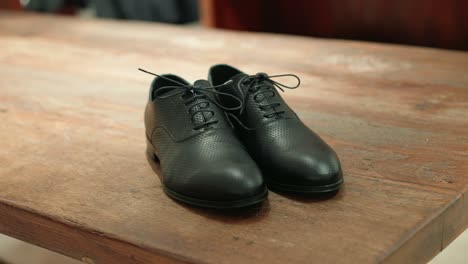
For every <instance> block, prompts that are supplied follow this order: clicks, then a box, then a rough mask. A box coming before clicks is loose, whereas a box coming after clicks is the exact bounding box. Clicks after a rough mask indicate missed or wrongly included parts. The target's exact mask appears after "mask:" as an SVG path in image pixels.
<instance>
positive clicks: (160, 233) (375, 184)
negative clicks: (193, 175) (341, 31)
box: [0, 13, 468, 263]
mask: <svg viewBox="0 0 468 264" xmlns="http://www.w3.org/2000/svg"><path fill="white" fill-rule="evenodd" d="M221 62H227V63H230V64H233V65H236V66H238V67H240V68H241V69H243V70H245V71H247V72H250V73H256V72H259V71H263V72H268V73H271V74H279V73H294V74H297V75H299V76H300V77H301V78H302V82H303V84H302V86H301V87H300V88H299V89H296V90H293V91H287V92H286V93H285V94H284V98H285V99H286V100H287V101H288V103H289V104H290V105H291V106H292V107H293V108H294V109H295V110H296V111H297V113H298V115H299V116H300V117H301V118H302V119H303V120H304V122H306V123H307V125H309V126H310V127H311V128H312V129H313V130H314V131H316V132H317V133H318V134H320V135H321V136H322V137H323V138H324V139H326V141H327V142H329V143H330V145H331V146H332V147H333V148H334V149H335V150H336V151H337V153H338V155H339V156H340V158H341V160H342V163H343V168H344V174H345V186H344V188H343V189H342V191H341V192H339V193H338V195H337V196H335V197H334V198H331V199H325V200H313V199H303V198H299V197H287V196H281V195H278V194H275V193H271V192H270V196H269V199H268V201H267V202H265V203H264V204H262V205H261V206H258V207H255V208H250V209H248V210H238V211H225V212H219V211H213V210H205V209H198V208H194V207H190V206H186V205H183V204H180V203H176V202H174V201H173V200H171V199H169V198H168V197H166V195H164V194H163V192H162V190H161V184H160V182H159V179H158V177H157V176H156V175H155V174H154V172H153V171H152V169H151V168H150V166H149V165H148V163H147V161H146V159H145V155H144V152H145V139H144V129H143V108H144V105H145V103H146V99H147V92H148V87H149V84H150V81H151V76H148V75H145V74H143V73H141V72H138V71H137V67H144V68H147V69H148V70H152V71H155V72H158V73H167V72H172V73H177V74H180V75H182V76H184V77H186V78H188V79H189V80H195V79H197V78H206V74H207V69H208V67H209V66H210V65H212V64H215V63H221ZM467 160H468V53H464V52H455V51H445V50H437V49H427V48H418V47H407V46H398V45H384V44H373V43H362V42H352V41H338V40H322V39H314V38H305V37H292V36H283V35H272V34H270V35H268V34H255V33H240V32H223V31H213V30H203V29H196V28H181V27H175V26H167V25H159V24H151V23H140V22H112V21H102V20H101V21H96V20H79V19H70V18H61V17H51V16H40V15H21V14H12V13H0V232H1V233H4V234H6V235H9V236H12V237H16V238H19V239H21V240H24V241H27V242H30V243H33V244H36V245H39V246H41V247H44V248H48V249H51V250H54V251H57V252H60V253H62V254H65V255H68V256H70V257H73V258H76V259H81V260H83V261H84V262H87V263H162V262H164V261H166V262H167V263H180V262H189V263H261V262H264V263H376V262H385V263H424V262H426V261H428V260H429V259H431V258H432V257H433V256H434V255H435V254H437V253H438V252H439V251H440V250H442V249H443V248H444V247H446V246H447V245H448V244H449V243H450V242H451V241H452V240H453V239H454V238H456V237H457V235H459V234H460V233H461V232H463V231H464V230H465V229H466V227H467V224H468V199H467V198H466V197H467V196H466V193H467V190H468V189H467V186H468V162H467ZM181 166H183V165H181ZM164 263H165V262H164Z"/></svg>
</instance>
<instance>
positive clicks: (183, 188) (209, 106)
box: [140, 69, 267, 208]
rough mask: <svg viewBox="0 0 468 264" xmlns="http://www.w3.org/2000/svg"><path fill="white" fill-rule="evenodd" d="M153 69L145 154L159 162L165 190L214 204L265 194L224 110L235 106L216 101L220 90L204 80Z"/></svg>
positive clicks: (250, 200)
mask: <svg viewBox="0 0 468 264" xmlns="http://www.w3.org/2000/svg"><path fill="white" fill-rule="evenodd" d="M140 70H141V69H140ZM142 71H144V70H142ZM144 72H146V73H150V72H147V71H144ZM150 74H153V73H150ZM153 75H156V76H158V77H157V78H155V79H154V81H153V83H152V84H151V89H150V95H149V102H148V104H147V106H146V110H145V126H146V139H147V145H148V149H147V155H148V158H149V160H150V162H152V163H156V165H157V166H156V168H157V167H159V173H158V175H159V176H160V178H161V182H162V185H163V188H164V191H165V192H166V194H167V195H169V196H170V197H172V198H174V199H177V200H179V201H182V202H185V203H189V204H193V205H197V206H203V207H212V208H234V207H243V206H248V205H251V204H255V203H259V202H261V201H263V200H265V198H266V197H267V189H266V185H265V184H264V181H263V178H262V175H261V172H260V170H259V169H258V167H257V165H256V164H255V162H254V161H253V160H252V158H251V157H250V156H249V154H248V152H247V150H246V149H245V147H244V146H243V145H242V143H241V142H240V141H239V139H238V138H237V136H236V135H235V132H234V130H233V128H232V126H231V124H230V123H229V122H228V121H227V119H226V115H225V113H224V111H223V109H225V110H229V109H230V110H232V109H235V108H236V107H233V108H226V107H224V106H223V105H221V104H219V103H218V102H216V100H215V99H214V94H216V93H218V92H217V91H216V90H215V89H214V88H213V87H210V86H211V85H210V84H209V82H208V81H204V80H199V81H196V82H195V84H194V85H190V84H189V83H188V82H187V81H185V80H184V79H182V78H180V77H178V76H175V75H157V74H153ZM224 96H228V97H229V95H227V94H224ZM239 106H240V102H239V105H238V107H239ZM153 165H154V164H153ZM153 167H154V166H153Z"/></svg>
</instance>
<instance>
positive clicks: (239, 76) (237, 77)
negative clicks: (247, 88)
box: [231, 72, 247, 85]
mask: <svg viewBox="0 0 468 264" xmlns="http://www.w3.org/2000/svg"><path fill="white" fill-rule="evenodd" d="M245 76H247V74H245V73H243V72H241V73H238V74H236V75H234V76H233V77H232V78H231V80H232V81H233V82H234V83H235V84H236V85H237V83H238V82H240V81H241V80H242V79H243V78H244V77H245Z"/></svg>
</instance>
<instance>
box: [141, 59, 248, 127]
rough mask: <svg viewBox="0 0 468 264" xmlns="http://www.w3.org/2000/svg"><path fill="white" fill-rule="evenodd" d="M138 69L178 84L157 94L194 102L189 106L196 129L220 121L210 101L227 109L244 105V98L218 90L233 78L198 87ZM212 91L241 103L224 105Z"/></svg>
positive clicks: (235, 108) (164, 88) (158, 96)
mask: <svg viewBox="0 0 468 264" xmlns="http://www.w3.org/2000/svg"><path fill="white" fill-rule="evenodd" d="M138 70H140V71H142V72H144V73H148V74H151V75H154V76H156V77H159V78H162V79H165V80H167V81H170V82H172V83H174V84H176V85H174V86H164V87H161V88H159V89H157V90H156V92H155V96H156V97H157V98H160V99H166V98H170V97H173V96H180V97H181V98H185V99H186V100H185V102H184V104H185V105H187V106H188V105H191V104H192V106H190V108H189V112H190V114H191V115H192V116H191V120H192V122H193V123H194V124H196V125H195V126H194V127H193V129H194V130H199V129H201V128H208V127H211V125H213V124H216V123H218V120H216V119H215V118H214V111H212V110H210V102H211V103H213V104H215V105H217V106H218V107H219V108H221V109H223V110H225V111H236V110H240V109H242V107H243V103H242V100H240V99H239V98H237V97H236V96H234V95H232V94H228V93H224V92H219V91H217V90H216V88H220V87H222V86H224V85H226V84H229V83H231V82H232V80H229V81H227V82H225V83H223V84H220V85H216V86H210V87H197V86H194V85H188V84H184V83H181V82H178V81H176V80H172V79H170V78H167V77H165V76H162V75H158V74H156V73H152V72H149V71H146V70H143V69H141V68H138ZM174 91H175V92H174ZM210 93H211V96H215V95H220V96H228V97H231V98H233V99H234V100H236V101H238V102H239V105H238V106H235V107H227V106H224V105H222V104H220V103H219V102H217V100H215V99H213V98H212V97H211V96H210ZM194 102H195V104H194ZM227 115H228V116H229V115H230V114H227ZM200 116H201V117H202V118H201V120H199V119H200ZM236 119H237V118H236ZM199 121H201V122H199ZM238 121H239V120H238ZM231 125H232V124H231Z"/></svg>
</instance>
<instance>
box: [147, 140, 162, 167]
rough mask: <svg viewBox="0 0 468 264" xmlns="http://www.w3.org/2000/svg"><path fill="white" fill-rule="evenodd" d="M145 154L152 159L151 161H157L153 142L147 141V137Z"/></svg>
mask: <svg viewBox="0 0 468 264" xmlns="http://www.w3.org/2000/svg"><path fill="white" fill-rule="evenodd" d="M146 156H147V157H148V159H150V160H151V161H153V162H155V163H159V158H158V156H156V154H155V153H154V147H153V144H151V142H149V140H148V139H147V140H146Z"/></svg>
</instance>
